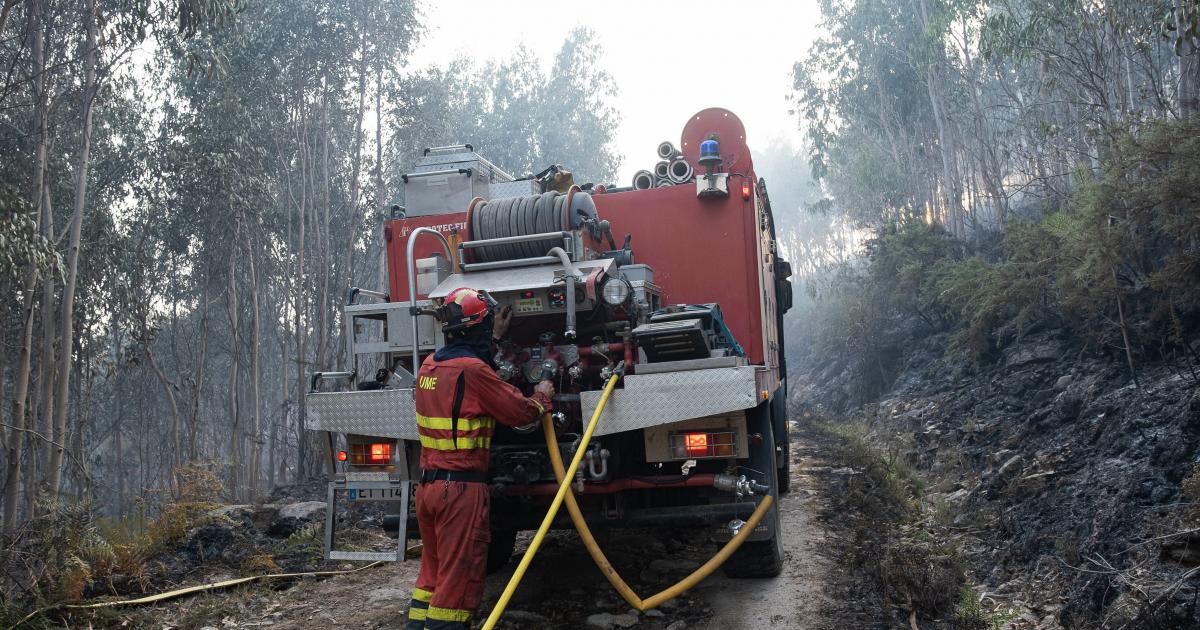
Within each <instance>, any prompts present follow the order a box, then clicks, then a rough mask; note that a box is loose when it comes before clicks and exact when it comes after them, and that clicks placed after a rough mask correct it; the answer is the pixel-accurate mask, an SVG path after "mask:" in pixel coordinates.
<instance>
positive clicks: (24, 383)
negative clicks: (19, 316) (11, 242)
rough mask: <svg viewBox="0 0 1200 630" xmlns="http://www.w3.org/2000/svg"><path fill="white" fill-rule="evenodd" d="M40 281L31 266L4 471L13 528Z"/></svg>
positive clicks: (7, 520) (7, 526) (8, 527)
mask: <svg viewBox="0 0 1200 630" xmlns="http://www.w3.org/2000/svg"><path fill="white" fill-rule="evenodd" d="M36 285H37V273H36V271H35V270H33V269H30V270H29V271H28V272H27V274H26V277H25V295H24V297H25V301H24V304H23V305H22V310H21V312H22V313H24V314H25V324H24V326H23V327H22V330H21V350H20V353H19V354H18V355H17V374H16V378H15V380H14V381H13V399H12V420H11V422H12V424H13V426H14V427H16V428H14V429H12V433H11V434H10V435H11V439H10V440H9V442H8V448H9V450H8V457H7V459H8V466H7V470H6V471H5V473H6V474H5V486H4V531H5V532H11V531H13V529H14V528H16V525H17V512H18V511H19V506H18V504H17V503H18V501H17V500H18V493H19V492H18V491H19V490H20V487H21V476H22V474H23V473H24V468H23V467H22V465H21V459H22V457H23V455H24V452H25V433H24V431H23V429H26V428H28V427H29V422H28V418H26V413H25V402H26V400H27V399H28V398H29V376H30V373H31V372H32V371H33V370H32V368H33V363H32V361H33V292H34V287H35V286H36Z"/></svg>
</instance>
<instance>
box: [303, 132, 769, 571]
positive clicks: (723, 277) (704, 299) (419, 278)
mask: <svg viewBox="0 0 1200 630" xmlns="http://www.w3.org/2000/svg"><path fill="white" fill-rule="evenodd" d="M676 146H677V147H678V149H676ZM658 153H659V157H660V159H661V162H659V164H658V166H657V167H656V169H655V170H654V171H640V172H639V173H638V174H637V175H636V176H635V177H634V182H633V186H631V187H629V188H615V187H607V188H606V187H605V186H602V185H591V184H584V185H582V186H577V185H574V184H573V183H572V182H571V179H570V176H569V174H568V173H567V172H566V171H563V170H561V169H560V168H559V167H551V168H550V169H547V171H546V172H544V173H542V174H541V175H540V176H528V177H524V178H520V179H514V178H513V177H512V176H510V175H509V174H507V173H505V172H503V171H502V170H500V169H499V168H497V167H495V166H494V165H492V164H491V163H490V162H488V161H487V160H486V159H484V158H483V157H481V156H479V155H478V154H477V153H475V152H474V149H473V148H472V146H471V145H461V146H452V147H437V148H430V149H426V150H425V152H424V155H423V156H422V157H421V158H420V159H419V160H418V162H417V165H416V167H415V169H414V171H413V172H411V173H409V174H407V175H405V176H404V183H405V195H404V199H405V207H404V208H399V207H394V208H393V209H392V215H391V217H390V218H389V219H388V220H387V221H386V223H385V226H384V228H383V229H384V234H383V236H384V239H385V242H386V248H387V264H388V276H389V285H388V287H387V289H386V291H370V290H365V289H352V290H351V292H350V295H349V299H348V303H347V305H346V306H345V309H344V316H343V322H344V326H345V340H346V346H347V348H346V349H347V352H346V356H347V357H350V358H351V359H350V361H351V365H350V366H349V368H348V370H347V371H342V372H318V373H316V374H314V375H313V378H312V391H311V392H310V393H309V394H308V397H307V403H308V415H307V418H306V426H307V428H308V429H310V430H313V431H318V432H321V433H322V434H323V435H324V437H325V440H324V442H325V444H327V445H328V463H329V471H330V481H329V486H328V497H329V504H330V506H331V509H329V510H327V511H326V513H327V516H326V519H327V520H326V527H325V550H326V557H327V558H330V559H348V560H381V559H386V560H400V559H403V557H404V551H403V549H404V541H405V539H407V538H410V537H412V538H416V537H419V533H418V532H417V531H416V529H417V528H416V519H415V516H414V511H413V509H412V507H411V495H412V493H411V489H412V484H413V483H414V480H416V479H419V477H420V470H419V468H418V463H417V462H418V459H419V452H420V441H419V436H418V434H417V425H416V414H415V411H414V407H413V387H414V385H415V384H414V378H413V375H414V374H415V373H416V372H417V368H418V366H419V365H420V362H421V360H422V359H423V358H424V357H425V356H426V355H428V354H430V353H432V352H434V351H435V350H436V349H437V348H439V347H440V346H441V345H442V343H443V339H442V337H441V335H440V332H439V327H438V323H437V322H436V321H435V320H434V318H433V317H432V316H431V315H430V313H431V312H432V309H433V307H434V306H436V304H437V303H438V302H439V300H441V299H442V298H444V297H445V296H446V295H447V294H448V293H450V292H451V291H452V290H454V289H455V288H458V287H463V286H465V287H472V288H475V289H482V290H485V291H487V292H488V293H490V294H491V296H492V297H493V298H495V299H496V300H497V301H498V302H499V303H500V304H501V305H502V306H507V307H510V308H511V309H512V312H513V315H514V317H513V323H512V325H511V326H510V329H509V333H508V335H507V337H506V338H505V339H503V340H501V342H500V344H499V346H498V348H497V354H496V356H495V363H496V365H497V366H498V367H499V369H498V374H499V375H500V377H501V378H502V379H504V380H506V381H508V382H509V383H512V384H513V385H515V386H516V387H518V388H520V389H521V390H522V391H524V392H525V393H526V394H527V395H528V394H531V393H532V389H533V386H534V385H535V384H536V383H537V382H538V381H539V380H540V379H542V378H543V377H550V378H552V379H553V381H554V383H555V387H556V389H557V391H558V394H557V395H556V396H555V400H554V403H555V408H556V409H557V410H558V411H557V412H556V413H555V414H554V415H553V418H552V422H553V424H554V433H555V435H556V438H557V448H558V449H559V451H560V452H561V454H562V457H563V459H565V460H569V459H570V458H571V457H572V456H573V455H574V454H575V450H576V448H577V447H578V444H579V441H580V434H581V432H582V428H583V424H584V423H585V422H586V421H587V420H588V419H589V418H590V417H591V415H592V413H593V411H594V410H595V409H596V407H597V405H598V403H599V399H600V393H601V392H600V390H601V388H602V387H603V385H604V383H605V381H606V380H607V379H608V378H609V377H610V376H611V375H612V374H613V373H614V372H615V371H619V372H623V374H624V376H623V378H622V380H621V384H620V387H619V388H618V389H617V390H615V391H614V392H613V394H612V397H611V400H610V401H609V402H608V405H607V407H606V408H604V409H603V412H602V415H601V417H600V420H599V424H598V428H597V429H596V431H595V437H594V438H593V439H592V440H591V442H590V444H588V446H587V450H586V452H585V453H584V455H583V465H581V466H580V467H579V470H578V472H577V474H576V476H575V478H574V479H573V483H572V486H573V487H572V491H573V492H574V493H575V495H576V497H577V500H578V502H579V504H580V506H581V508H582V509H583V512H584V514H585V515H586V519H587V521H588V522H589V523H590V524H591V525H592V526H593V527H605V526H609V527H652V528H676V527H707V528H712V529H713V530H714V531H716V532H717V533H718V535H724V536H729V535H731V532H733V531H736V529H737V527H738V523H741V522H742V519H745V518H747V517H748V516H749V515H750V514H751V513H752V512H753V511H754V510H755V507H756V506H757V504H758V501H760V500H761V499H762V497H763V496H764V495H765V494H767V493H769V494H772V495H774V496H775V497H776V498H778V495H779V494H780V493H782V492H786V490H787V480H788V470H787V462H788V457H787V441H788V434H787V422H786V418H785V400H786V366H785V363H784V359H783V351H782V348H783V329H782V317H783V313H784V312H785V311H786V310H787V309H788V308H789V307H790V306H791V284H790V282H789V280H788V278H789V276H790V275H791V272H790V266H789V265H788V263H787V262H786V261H784V260H783V259H782V258H781V256H780V254H779V252H778V250H777V243H776V240H775V233H774V221H773V218H772V215H771V207H770V203H769V201H768V198H767V191H766V186H765V183H764V182H763V181H762V180H759V179H757V178H756V176H755V174H754V166H753V163H752V160H751V155H750V151H749V149H748V148H747V146H746V142H745V130H744V128H743V126H742V123H741V121H740V120H738V118H737V117H736V116H734V115H733V114H732V113H731V112H729V111H726V110H723V109H716V108H714V109H707V110H704V111H702V112H700V113H698V114H696V115H695V116H693V117H691V118H690V119H689V120H688V121H687V124H686V125H685V126H684V129H683V133H682V136H681V139H680V142H679V144H678V145H675V144H674V143H671V142H664V143H662V144H661V145H660V146H659V151H658ZM491 451H492V458H491V460H492V463H491V469H490V471H489V473H488V479H489V483H490V484H491V485H492V487H493V491H494V492H493V496H494V497H495V498H494V500H493V502H492V511H491V515H492V516H491V518H492V523H491V527H492V543H491V544H492V548H491V552H490V554H489V555H490V557H489V569H493V570H494V569H496V568H499V567H500V566H502V565H503V564H504V563H505V562H507V561H508V559H509V557H510V556H511V555H512V551H513V546H514V544H515V539H516V534H517V532H518V531H519V530H522V529H532V528H536V527H537V525H538V522H539V521H540V520H541V517H542V515H543V513H544V512H545V507H546V505H547V504H549V502H550V500H551V497H552V496H553V495H554V493H555V492H556V490H557V488H558V484H557V483H556V480H555V476H554V471H553V469H552V468H551V464H550V461H549V457H548V455H547V453H548V451H547V442H546V439H545V438H544V437H543V434H542V431H540V430H537V431H532V432H530V433H527V434H522V433H519V432H517V431H514V430H512V429H508V428H505V427H499V426H498V427H497V430H496V433H495V435H494V436H493V437H492V439H491ZM342 498H345V499H348V500H350V501H385V502H389V505H390V506H394V508H395V509H393V510H391V512H392V515H391V516H390V517H389V518H388V519H387V521H386V523H387V525H389V526H391V527H394V528H395V529H396V530H397V537H398V543H399V545H398V550H397V551H396V552H390V551H389V552H361V551H341V550H337V549H334V534H335V530H336V527H335V526H336V524H337V523H336V520H337V516H336V514H337V510H335V509H332V506H334V505H335V501H336V500H338V499H342ZM776 505H777V503H776ZM781 558H782V553H781V549H780V532H779V517H778V514H777V511H776V508H775V507H774V506H772V507H771V509H770V511H769V512H768V514H767V516H766V517H765V518H763V519H762V521H761V522H760V523H759V525H758V527H757V528H756V529H755V531H753V532H752V533H751V535H750V537H749V538H748V542H746V543H744V544H743V545H742V546H741V547H740V548H739V549H738V550H737V552H736V553H735V554H734V555H733V557H732V558H730V559H729V561H728V562H727V563H726V564H725V571H726V572H727V573H728V574H730V575H734V576H746V577H763V576H772V575H776V574H778V573H779V571H780V568H781Z"/></svg>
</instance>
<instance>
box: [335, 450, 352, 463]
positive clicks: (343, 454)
mask: <svg viewBox="0 0 1200 630" xmlns="http://www.w3.org/2000/svg"><path fill="white" fill-rule="evenodd" d="M347 459H350V455H349V453H347V452H346V451H338V452H337V460H338V461H339V462H344V461H346V460H347Z"/></svg>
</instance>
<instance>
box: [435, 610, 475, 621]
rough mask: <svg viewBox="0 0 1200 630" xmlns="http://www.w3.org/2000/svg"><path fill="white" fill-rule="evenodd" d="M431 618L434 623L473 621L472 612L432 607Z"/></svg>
mask: <svg viewBox="0 0 1200 630" xmlns="http://www.w3.org/2000/svg"><path fill="white" fill-rule="evenodd" d="M429 618H430V619H432V620H434V621H469V620H470V619H471V611H469V610H459V609H457V608H438V607H437V606H430V607H429Z"/></svg>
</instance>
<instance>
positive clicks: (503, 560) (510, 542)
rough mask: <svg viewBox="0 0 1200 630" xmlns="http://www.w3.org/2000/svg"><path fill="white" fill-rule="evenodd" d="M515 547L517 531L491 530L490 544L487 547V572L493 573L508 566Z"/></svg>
mask: <svg viewBox="0 0 1200 630" xmlns="http://www.w3.org/2000/svg"><path fill="white" fill-rule="evenodd" d="M516 547H517V530H515V529H501V530H492V542H491V544H489V545H488V557H487V572H488V573H489V574H491V573H495V572H496V571H499V570H500V569H503V568H504V565H506V564H508V560H509V559H510V558H512V555H513V550H514V549H516Z"/></svg>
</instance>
